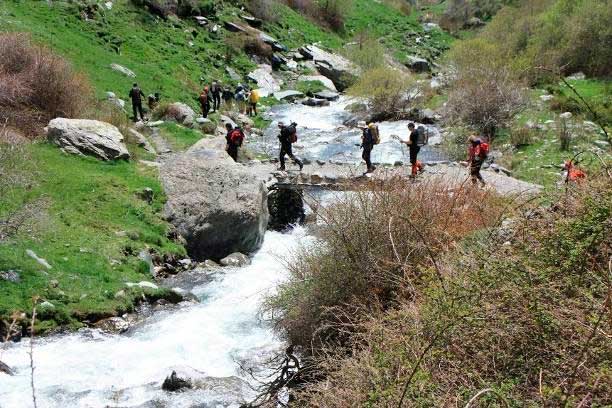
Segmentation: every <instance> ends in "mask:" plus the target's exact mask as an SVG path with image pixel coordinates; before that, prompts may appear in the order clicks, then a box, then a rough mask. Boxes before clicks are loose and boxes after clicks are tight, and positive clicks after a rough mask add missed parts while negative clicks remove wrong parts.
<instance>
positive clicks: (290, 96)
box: [274, 89, 304, 102]
mask: <svg viewBox="0 0 612 408" xmlns="http://www.w3.org/2000/svg"><path fill="white" fill-rule="evenodd" d="M303 96H304V94H303V93H301V92H300V91H294V90H290V89H289V90H286V91H281V92H274V97H275V98H276V99H277V100H279V101H281V102H293V101H295V100H296V99H299V98H302V97H303Z"/></svg>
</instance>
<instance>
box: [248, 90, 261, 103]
mask: <svg viewBox="0 0 612 408" xmlns="http://www.w3.org/2000/svg"><path fill="white" fill-rule="evenodd" d="M249 102H251V103H257V102H259V92H257V91H256V90H255V89H254V90H252V91H251V96H249Z"/></svg>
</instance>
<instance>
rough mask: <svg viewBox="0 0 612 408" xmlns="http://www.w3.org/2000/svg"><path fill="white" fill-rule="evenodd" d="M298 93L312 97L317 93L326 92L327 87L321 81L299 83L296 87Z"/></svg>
mask: <svg viewBox="0 0 612 408" xmlns="http://www.w3.org/2000/svg"><path fill="white" fill-rule="evenodd" d="M295 89H296V91H299V92H301V93H303V94H304V95H309V96H312V95H314V94H316V93H317V92H321V91H324V90H326V89H327V88H325V85H323V83H322V82H321V81H299V82H298V83H297V85H296V88H295Z"/></svg>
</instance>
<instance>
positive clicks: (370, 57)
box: [346, 31, 386, 71]
mask: <svg viewBox="0 0 612 408" xmlns="http://www.w3.org/2000/svg"><path fill="white" fill-rule="evenodd" d="M346 56H347V57H348V58H349V59H350V60H352V61H353V62H354V63H355V64H357V65H359V66H360V67H361V68H362V69H364V70H366V71H367V70H371V69H374V68H379V67H381V66H384V65H386V60H385V47H384V46H383V45H382V44H381V43H380V42H379V41H378V39H377V38H376V37H374V36H372V35H371V34H370V33H368V32H367V31H363V32H361V33H359V34H357V35H356V36H355V43H354V44H351V45H350V46H348V47H347V48H346Z"/></svg>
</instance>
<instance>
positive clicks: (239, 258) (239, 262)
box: [220, 252, 251, 267]
mask: <svg viewBox="0 0 612 408" xmlns="http://www.w3.org/2000/svg"><path fill="white" fill-rule="evenodd" d="M220 262H221V265H223V266H236V267H240V266H246V265H250V264H251V260H250V259H249V257H248V256H246V255H245V254H241V253H240V252H234V253H233V254H229V255H228V256H226V257H225V258H223V259H221V261H220Z"/></svg>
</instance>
